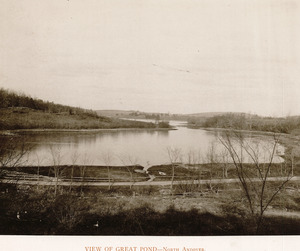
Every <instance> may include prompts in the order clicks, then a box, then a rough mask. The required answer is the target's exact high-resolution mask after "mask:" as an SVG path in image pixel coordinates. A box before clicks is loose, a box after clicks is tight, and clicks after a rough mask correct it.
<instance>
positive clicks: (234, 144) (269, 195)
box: [219, 131, 292, 233]
mask: <svg viewBox="0 0 300 251" xmlns="http://www.w3.org/2000/svg"><path fill="white" fill-rule="evenodd" d="M219 140H220V142H221V143H222V144H223V146H224V147H225V148H226V149H227V151H228V153H229V156H230V158H231V160H232V161H233V164H234V167H235V170H236V174H237V177H238V179H239V181H240V184H241V186H242V189H243V192H244V194H245V197H246V199H247V201H248V206H249V210H250V213H251V215H252V217H253V219H254V220H255V224H256V233H258V232H259V231H260V228H261V226H262V223H263V219H264V213H265V211H266V209H267V208H268V206H269V205H270V204H271V203H272V201H273V200H274V198H275V196H276V195H277V194H278V193H279V192H280V190H281V189H282V188H283V187H284V185H285V184H286V183H287V182H288V181H289V180H290V179H291V178H292V176H291V175H290V173H289V175H287V177H286V178H281V179H280V178H278V180H277V183H276V186H275V187H274V186H272V185H271V184H270V183H268V178H269V176H270V170H271V167H272V163H273V160H274V156H275V151H276V149H277V146H278V144H279V136H277V135H276V134H274V135H273V140H272V142H271V144H270V145H269V156H268V158H267V162H264V163H261V160H260V158H259V152H260V149H259V148H258V144H256V145H254V146H253V144H251V142H250V141H249V140H248V139H246V138H245V136H244V135H243V134H242V133H241V132H235V131H233V132H226V133H224V134H223V136H221V137H219ZM244 155H245V156H244ZM246 156H247V157H248V158H249V159H250V160H251V162H252V165H251V166H250V167H249V165H248V166H246V165H245V163H244V157H246ZM256 173H258V177H257V175H256Z"/></svg>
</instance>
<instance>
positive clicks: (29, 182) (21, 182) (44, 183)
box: [0, 176, 300, 187]
mask: <svg viewBox="0 0 300 251" xmlns="http://www.w3.org/2000/svg"><path fill="white" fill-rule="evenodd" d="M285 180H286V178H285V177H270V178H268V179H267V181H285ZM259 181H261V180H260V179H258V178H256V179H252V182H259ZM291 181H300V176H295V177H293V178H291ZM0 182H2V183H6V184H18V185H34V186H36V185H40V186H54V185H55V184H56V180H55V179H54V178H53V179H52V180H39V181H37V180H32V179H30V180H29V179H26V177H24V179H19V180H16V179H12V178H10V179H6V178H2V179H0ZM237 182H239V179H212V180H181V181H174V182H173V185H180V184H222V183H237ZM57 184H58V185H59V186H91V187H92V186H108V185H109V184H110V185H111V186H132V185H133V186H150V185H151V186H168V185H171V181H155V180H152V181H151V180H149V181H140V182H131V181H125V182H114V183H109V182H93V181H88V182H80V181H73V182H71V181H61V180H58V183H57Z"/></svg>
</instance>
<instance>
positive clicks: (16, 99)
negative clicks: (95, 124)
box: [0, 88, 98, 117]
mask: <svg viewBox="0 0 300 251" xmlns="http://www.w3.org/2000/svg"><path fill="white" fill-rule="evenodd" d="M16 107H26V108H30V109H33V110H39V111H43V112H48V113H66V114H69V115H82V114H85V115H89V116H93V117H98V115H97V113H96V112H95V111H92V110H88V109H83V108H79V107H72V106H67V105H61V104H55V103H53V102H49V101H43V100H41V99H37V98H32V97H30V96H28V95H25V94H23V93H17V92H14V91H10V90H6V89H3V88H0V108H16Z"/></svg>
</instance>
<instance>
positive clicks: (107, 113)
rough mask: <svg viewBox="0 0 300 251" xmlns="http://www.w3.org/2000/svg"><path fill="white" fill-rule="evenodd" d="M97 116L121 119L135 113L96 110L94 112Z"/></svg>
mask: <svg viewBox="0 0 300 251" xmlns="http://www.w3.org/2000/svg"><path fill="white" fill-rule="evenodd" d="M95 112H96V113H97V114H98V115H99V116H107V117H122V116H128V115H130V114H132V113H134V112H137V111H123V110H96V111H95Z"/></svg>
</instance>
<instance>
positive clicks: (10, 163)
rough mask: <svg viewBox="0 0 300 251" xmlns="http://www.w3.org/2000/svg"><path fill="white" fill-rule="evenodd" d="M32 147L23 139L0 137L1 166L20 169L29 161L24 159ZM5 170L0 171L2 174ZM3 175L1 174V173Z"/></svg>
mask: <svg viewBox="0 0 300 251" xmlns="http://www.w3.org/2000/svg"><path fill="white" fill-rule="evenodd" d="M31 148H32V146H30V145H29V144H26V143H25V139H24V138H23V137H13V136H0V165H1V167H4V168H7V167H18V166H21V165H24V164H25V163H26V161H27V159H25V158H24V157H25V156H26V155H27V154H28V153H29V152H30V150H31ZM2 171H3V169H2V168H1V169H0V172H2ZM0 174H1V173H0Z"/></svg>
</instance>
